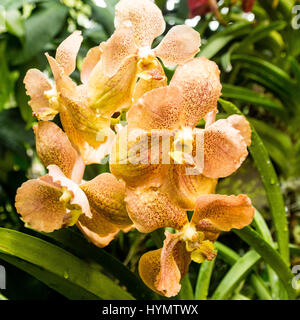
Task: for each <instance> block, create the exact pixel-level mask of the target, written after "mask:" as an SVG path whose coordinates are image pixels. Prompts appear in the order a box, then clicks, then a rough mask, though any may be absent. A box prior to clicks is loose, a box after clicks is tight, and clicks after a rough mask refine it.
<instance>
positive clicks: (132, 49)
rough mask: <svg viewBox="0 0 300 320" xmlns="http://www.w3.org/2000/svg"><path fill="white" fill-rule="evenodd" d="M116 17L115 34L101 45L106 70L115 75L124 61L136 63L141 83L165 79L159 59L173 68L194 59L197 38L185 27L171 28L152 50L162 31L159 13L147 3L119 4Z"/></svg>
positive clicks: (126, 0) (124, 1)
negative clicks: (135, 58) (146, 80)
mask: <svg viewBox="0 0 300 320" xmlns="http://www.w3.org/2000/svg"><path fill="white" fill-rule="evenodd" d="M115 9H116V14H115V27H116V31H115V33H114V34H113V35H112V37H111V38H110V39H109V40H108V41H107V42H106V43H104V44H103V48H105V49H109V50H106V51H105V54H104V56H103V59H104V60H105V61H107V63H105V64H106V66H109V67H110V70H111V71H114V72H116V71H117V70H118V68H119V66H120V64H121V63H122V61H123V59H124V58H125V57H128V56H131V55H134V56H136V57H137V59H138V72H139V76H140V77H142V78H144V79H151V78H159V77H164V74H161V71H162V70H161V69H160V63H159V61H158V59H157V58H156V57H159V58H160V59H161V60H162V61H163V63H164V65H165V66H167V67H175V66H176V65H178V64H183V63H184V62H186V61H188V60H189V59H191V58H193V57H194V55H195V54H196V53H198V52H199V47H200V45H201V41H200V35H199V33H198V32H196V31H195V30H193V29H192V28H191V27H188V26H186V25H178V26H174V27H173V28H171V29H170V30H169V32H168V33H167V35H166V36H165V37H164V39H163V40H162V41H161V43H160V44H159V45H158V46H157V47H156V48H154V49H152V48H151V46H152V42H153V40H154V39H155V38H156V37H158V36H160V35H161V34H162V33H163V32H164V30H165V28H166V23H165V21H164V18H163V15H162V12H161V11H160V9H159V8H158V7H157V6H156V5H155V4H154V3H153V2H152V1H150V0H121V1H120V2H119V3H117V5H116V7H115Z"/></svg>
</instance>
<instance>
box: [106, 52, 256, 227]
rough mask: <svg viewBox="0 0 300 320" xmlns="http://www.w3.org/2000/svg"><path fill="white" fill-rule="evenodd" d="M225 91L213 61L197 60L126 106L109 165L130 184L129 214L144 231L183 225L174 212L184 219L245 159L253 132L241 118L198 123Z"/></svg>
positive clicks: (182, 67) (207, 115) (213, 108)
mask: <svg viewBox="0 0 300 320" xmlns="http://www.w3.org/2000/svg"><path fill="white" fill-rule="evenodd" d="M220 92H221V85H220V80H219V70H218V68H217V66H216V64H215V63H214V62H211V61H209V60H207V59H205V58H197V59H194V60H192V61H190V62H187V63H186V64H184V65H183V66H180V67H178V68H177V70H176V72H175V74H174V76H173V78H172V80H171V82H170V85H169V86H166V87H161V88H157V89H154V90H151V91H149V92H147V93H146V94H145V95H144V96H143V97H142V98H140V99H139V100H138V102H137V103H136V104H135V105H134V106H133V107H132V108H131V109H130V111H129V112H128V117H127V119H128V126H127V127H125V128H123V129H122V130H120V132H119V133H118V135H117V137H116V139H115V142H114V145H113V148H112V153H111V160H110V169H111V172H112V173H113V174H114V175H115V176H116V177H117V178H120V179H122V180H124V181H125V182H126V198H125V201H126V204H127V210H128V214H129V216H130V218H131V219H132V221H133V222H134V225H135V227H136V228H137V229H138V230H139V231H141V232H151V231H153V230H155V229H157V228H159V227H161V226H162V225H161V224H165V221H168V223H169V225H168V226H169V227H173V228H175V229H180V227H181V226H182V225H178V221H179V220H178V219H174V217H175V216H176V217H177V216H180V217H182V221H183V223H185V221H186V217H185V216H186V215H185V210H193V209H194V207H195V202H196V199H197V198H198V197H199V195H201V194H209V193H213V192H214V190H215V186H216V183H217V178H220V177H226V176H229V175H230V174H232V173H233V172H234V171H236V170H237V169H238V168H239V167H240V165H241V164H242V162H243V161H244V160H245V158H246V156H247V154H248V152H247V145H249V144H250V142H251V139H250V136H251V130H250V126H249V124H248V122H247V121H246V120H245V118H244V117H242V116H238V115H234V116H231V117H229V118H228V119H222V120H218V121H216V122H213V123H212V124H210V123H209V121H207V124H208V125H207V126H206V128H205V129H198V128H195V129H194V127H195V125H196V124H197V123H198V121H199V120H200V119H201V118H205V117H209V115H210V114H211V112H213V113H214V112H215V109H216V105H217V100H218V98H219V95H220ZM136 129H139V130H138V133H139V134H138V135H137V136H136V135H135V131H136ZM140 130H142V132H141V131H140ZM153 130H154V131H153ZM165 138H166V139H165ZM164 139H165V140H166V141H167V142H169V146H168V147H166V146H164V145H163V144H164ZM141 142H143V143H141ZM144 142H146V143H144ZM124 146H126V147H124ZM183 146H184V148H183V150H182V147H183ZM169 150H170V151H169ZM164 151H167V155H170V157H169V159H167V160H170V161H169V163H167V161H165V156H166V152H164ZM168 151H169V152H168ZM185 151H189V152H190V153H189V154H187V152H185ZM196 154H198V155H200V158H202V161H200V166H199V163H198V162H197V161H194V159H196V160H197V157H196V156H195V155H196ZM200 160H201V159H200Z"/></svg>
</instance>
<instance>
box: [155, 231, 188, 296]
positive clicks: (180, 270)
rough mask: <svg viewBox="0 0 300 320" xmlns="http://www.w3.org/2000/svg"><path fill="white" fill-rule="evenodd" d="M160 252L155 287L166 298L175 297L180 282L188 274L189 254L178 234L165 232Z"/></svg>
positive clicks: (179, 287)
mask: <svg viewBox="0 0 300 320" xmlns="http://www.w3.org/2000/svg"><path fill="white" fill-rule="evenodd" d="M165 236H166V239H165V241H164V245H163V249H162V252H161V269H160V272H159V274H158V276H157V279H156V283H155V286H156V288H157V290H159V291H160V292H163V293H164V295H165V296H166V297H172V296H176V295H177V294H178V292H179V291H180V289H181V285H180V280H182V279H183V278H184V276H185V274H186V273H187V272H188V267H189V264H190V261H191V260H190V254H189V253H188V252H187V251H186V248H185V243H184V242H183V241H180V238H179V236H178V234H176V233H175V234H172V233H169V232H168V231H166V232H165Z"/></svg>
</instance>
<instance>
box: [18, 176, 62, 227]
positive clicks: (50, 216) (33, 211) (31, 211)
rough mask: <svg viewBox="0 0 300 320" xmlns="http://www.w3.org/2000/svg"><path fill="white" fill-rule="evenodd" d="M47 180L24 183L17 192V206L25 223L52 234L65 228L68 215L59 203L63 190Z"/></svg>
mask: <svg viewBox="0 0 300 320" xmlns="http://www.w3.org/2000/svg"><path fill="white" fill-rule="evenodd" d="M46 177H47V176H46ZM45 180H46V181H44V180H43V179H36V180H28V181H26V182H25V183H23V184H22V186H21V187H20V188H19V189H18V190H17V195H16V204H15V206H16V209H17V212H18V213H19V214H20V215H21V216H22V219H23V221H24V222H25V223H27V224H28V225H29V226H30V227H32V228H33V229H36V230H38V231H44V232H52V231H54V230H57V229H60V228H61V227H63V225H64V224H65V220H66V218H67V217H68V213H67V211H66V208H65V205H64V204H63V203H62V202H60V201H59V198H60V197H61V196H62V191H61V188H60V187H59V186H57V185H55V184H54V183H53V182H52V181H51V179H50V180H49V179H47V178H46V179H45ZM49 181H50V182H49Z"/></svg>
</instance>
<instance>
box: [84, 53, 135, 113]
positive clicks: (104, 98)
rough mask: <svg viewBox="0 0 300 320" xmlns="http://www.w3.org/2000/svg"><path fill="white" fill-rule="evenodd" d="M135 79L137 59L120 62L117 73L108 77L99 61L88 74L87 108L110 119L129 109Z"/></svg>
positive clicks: (130, 57)
mask: <svg viewBox="0 0 300 320" xmlns="http://www.w3.org/2000/svg"><path fill="white" fill-rule="evenodd" d="M136 78H137V57H136V56H129V57H127V58H125V59H124V60H123V61H122V64H121V66H120V68H119V69H118V72H117V73H116V74H115V75H114V76H112V77H108V76H107V75H106V74H105V71H104V62H103V60H102V59H101V60H100V61H99V62H98V64H97V65H96V66H95V68H94V69H93V71H92V73H91V74H90V77H89V80H88V83H87V93H88V106H89V108H92V109H94V110H95V112H96V113H97V114H98V116H102V117H111V116H112V115H113V114H114V113H115V112H117V111H120V110H122V109H126V108H129V107H130V106H131V104H132V94H133V90H134V85H135V83H136Z"/></svg>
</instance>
